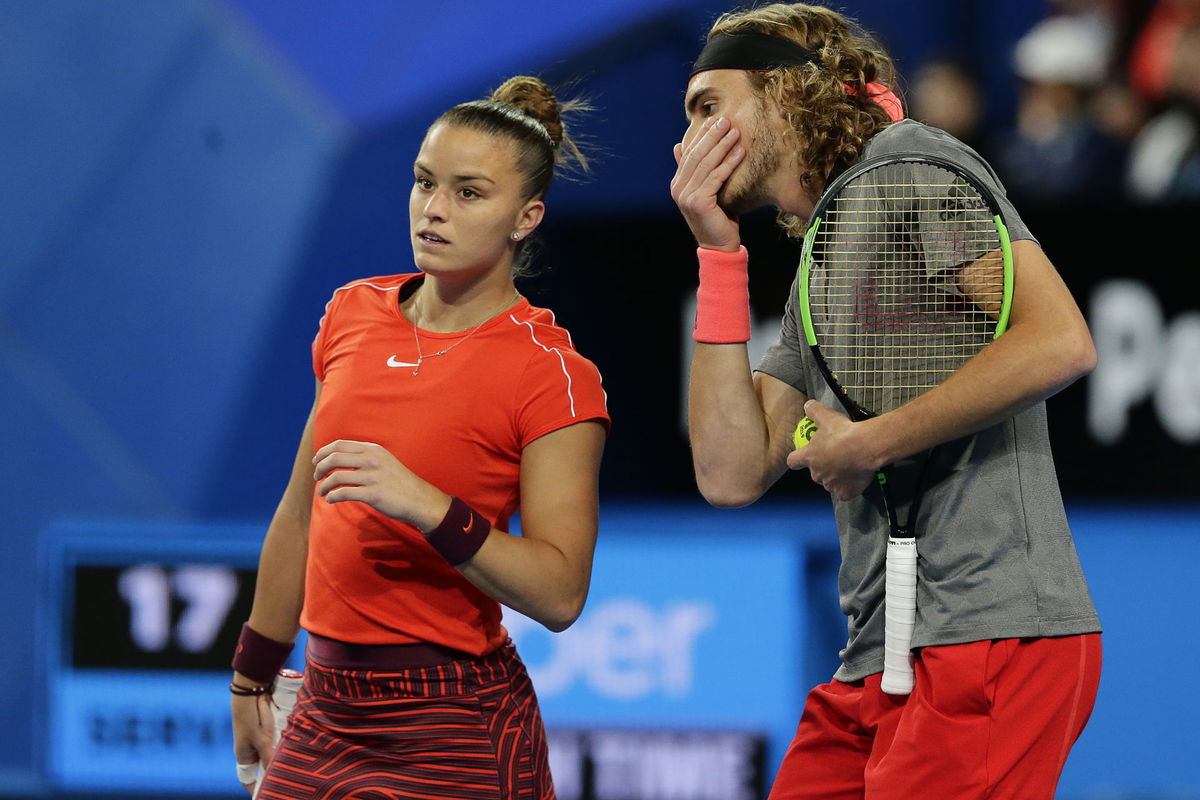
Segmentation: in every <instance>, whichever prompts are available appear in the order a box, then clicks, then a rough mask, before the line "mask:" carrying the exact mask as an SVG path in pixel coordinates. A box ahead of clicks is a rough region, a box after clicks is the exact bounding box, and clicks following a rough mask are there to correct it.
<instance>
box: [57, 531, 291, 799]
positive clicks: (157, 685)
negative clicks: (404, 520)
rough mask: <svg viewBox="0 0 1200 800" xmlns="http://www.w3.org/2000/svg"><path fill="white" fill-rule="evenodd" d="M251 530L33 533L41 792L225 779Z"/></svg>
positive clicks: (252, 552)
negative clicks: (37, 541) (39, 588)
mask: <svg viewBox="0 0 1200 800" xmlns="http://www.w3.org/2000/svg"><path fill="white" fill-rule="evenodd" d="M264 530H265V528H264V527H262V526H212V525H204V526H164V525H120V524H114V525H95V524H92V525H60V526H56V527H54V528H52V529H50V530H49V531H48V532H47V534H46V536H45V538H44V539H43V542H42V558H41V563H42V565H43V567H44V570H45V572H44V575H43V581H42V585H43V587H44V597H43V602H42V603H41V604H39V606H40V609H41V612H42V613H43V615H44V616H45V619H44V620H41V621H40V622H41V624H39V625H38V630H39V633H40V636H41V637H42V641H41V642H40V647H39V650H40V651H41V659H42V661H43V664H44V669H43V670H42V676H43V681H44V687H43V689H44V691H43V692H42V697H43V705H44V708H43V713H42V714H39V717H40V718H41V721H42V724H43V726H44V730H43V731H42V739H43V742H44V748H45V757H46V758H45V763H46V771H47V773H48V777H49V779H50V782H51V784H52V785H53V786H54V787H55V788H57V789H62V790H68V791H122V792H145V793H148V794H152V793H155V792H164V791H170V792H184V793H186V792H196V793H209V794H212V793H220V792H226V791H229V790H230V789H236V788H237V787H236V785H235V784H234V783H233V781H232V778H233V755H232V754H233V739H232V733H231V722H230V715H229V699H228V682H229V676H230V668H229V662H230V659H231V657H232V654H233V649H234V646H235V645H236V643H237V638H238V634H239V632H240V630H241V624H242V622H243V621H245V620H246V618H247V617H248V616H249V613H250V605H251V602H252V600H253V594H254V578H255V571H256V566H257V562H258V550H259V547H260V545H261V541H262V535H263V532H264ZM299 652H300V650H299V648H298V650H297V653H296V654H295V655H294V656H293V661H294V660H296V659H297V658H299V657H300V656H299Z"/></svg>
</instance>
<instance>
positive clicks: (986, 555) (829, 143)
mask: <svg viewBox="0 0 1200 800" xmlns="http://www.w3.org/2000/svg"><path fill="white" fill-rule="evenodd" d="M894 82H895V73H894V69H893V66H892V63H891V60H890V59H889V57H888V56H887V54H886V53H885V52H884V51H883V49H882V48H881V47H880V46H879V45H878V44H877V43H876V42H875V41H874V40H873V38H872V37H870V36H869V35H868V34H866V33H865V32H863V31H862V30H861V29H860V28H859V27H858V26H857V25H856V24H855V23H854V22H853V21H852V20H849V19H847V18H846V17H844V16H842V15H840V14H837V13H835V12H833V11H829V10H827V9H825V8H821V7H816V6H811V5H803V4H776V5H768V6H763V7H759V8H755V9H753V10H750V11H746V12H741V13H733V14H726V15H724V16H722V17H721V18H720V19H718V20H717V22H716V24H715V25H714V26H713V28H712V30H711V31H710V32H709V35H708V41H707V44H706V46H705V47H704V49H703V51H702V52H701V53H700V56H699V58H698V59H697V61H696V64H695V67H694V71H693V73H692V76H691V79H690V80H689V82H688V87H687V93H686V95H685V110H686V113H687V118H688V123H689V124H688V129H687V132H686V134H685V135H684V137H683V142H682V143H681V144H679V145H676V147H675V156H676V160H677V161H678V164H679V167H678V171H677V172H676V175H675V178H674V180H673V181H672V183H671V192H672V196H673V197H674V199H675V201H676V203H677V204H678V206H679V208H680V211H681V212H682V213H683V216H684V219H685V220H686V221H687V223H688V225H689V226H690V228H691V230H692V233H693V234H694V235H695V238H696V240H697V243H698V244H699V249H698V255H699V262H700V287H699V292H698V306H697V313H696V328H695V339H696V341H697V345H696V349H695V355H694V358H693V360H692V372H691V385H690V389H689V416H690V436H691V444H692V448H693V457H694V463H695V470H696V479H697V482H698V484H699V487H700V490H701V492H702V493H703V494H704V496H705V497H706V498H707V499H708V501H709V502H710V503H712V504H713V505H716V506H721V507H736V506H744V505H747V504H749V503H752V502H754V501H755V500H756V499H758V498H759V497H760V496H761V495H762V494H763V492H764V491H766V489H767V488H768V487H769V486H770V485H771V484H772V483H774V482H775V481H776V480H777V479H778V478H779V477H780V475H782V474H783V472H784V471H785V469H787V468H788V467H791V468H792V469H802V468H803V469H808V470H809V474H810V475H811V477H812V479H813V480H814V481H816V482H817V483H819V484H820V485H822V486H823V487H825V489H827V490H828V491H829V493H830V494H831V495H832V496H833V505H834V511H835V515H836V518H837V522H838V533H839V538H840V544H841V551H842V564H841V570H840V575H839V589H840V594H841V607H842V611H843V612H844V613H845V614H846V617H847V620H848V632H849V638H848V640H847V643H846V646H845V648H844V649H843V650H842V651H841V653H840V657H841V661H842V663H841V666H840V667H839V669H838V670H837V672H836V674H835V675H834V676H833V680H831V681H830V682H829V683H827V684H824V685H822V686H819V687H817V688H815V689H814V690H813V691H812V692H811V693H810V695H809V696H808V700H807V702H806V704H805V708H804V713H803V716H802V718H801V720H800V724H799V727H798V729H797V732H796V736H795V739H794V740H793V742H792V744H791V746H790V747H789V749H788V751H787V755H786V756H785V758H784V761H783V764H782V766H781V768H780V771H779V774H778V776H777V778H776V780H775V784H774V787H773V789H772V793H771V797H772V798H773V800H784V798H787V800H793V798H822V799H823V800H829V798H862V797H864V796H865V797H869V798H872V800H885V799H886V798H913V797H928V798H955V799H956V800H963V798H983V797H988V798H1018V797H1019V798H1050V797H1052V796H1053V794H1054V788H1055V785H1056V783H1057V781H1058V778H1059V775H1060V773H1061V771H1062V767H1063V764H1064V763H1065V760H1066V756H1067V752H1068V750H1069V749H1070V747H1071V745H1072V744H1073V742H1074V741H1075V739H1076V738H1077V737H1078V736H1079V734H1080V732H1081V731H1082V730H1083V727H1084V725H1085V723H1086V721H1087V719H1088V716H1089V714H1090V712H1091V709H1092V705H1093V702H1094V700H1095V694H1096V689H1097V685H1098V681H1099V673H1100V660H1101V657H1100V638H1099V631H1100V624H1099V621H1098V619H1097V616H1096V612H1095V609H1094V607H1093V605H1092V601H1091V598H1090V597H1089V594H1088V590H1087V585H1086V583H1085V581H1084V578H1083V574H1082V571H1081V569H1080V565H1079V561H1078V558H1077V556H1076V553H1075V549H1074V545H1073V543H1072V539H1071V534H1070V531H1069V529H1068V527H1067V521H1066V517H1065V514H1064V511H1063V506H1062V500H1061V497H1060V494H1059V490H1058V484H1057V479H1056V477H1055V472H1054V464H1053V461H1052V458H1051V454H1050V447H1049V443H1048V440H1047V433H1046V413H1045V407H1044V404H1043V401H1044V400H1045V398H1047V397H1049V396H1050V395H1052V394H1054V393H1056V392H1057V391H1059V390H1060V389H1062V388H1063V387H1065V386H1067V385H1068V384H1070V383H1071V382H1073V381H1075V380H1076V379H1078V378H1079V377H1080V376H1082V375H1085V374H1087V373H1088V372H1089V371H1090V370H1091V369H1092V368H1093V366H1094V364H1095V358H1096V356H1095V351H1094V349H1093V346H1092V342H1091V338H1090V336H1089V334H1088V330H1087V327H1086V324H1085V322H1084V320H1083V317H1082V315H1081V314H1080V312H1079V310H1078V308H1077V307H1076V305H1075V302H1074V301H1073V299H1072V297H1071V295H1070V293H1069V292H1068V290H1067V288H1066V287H1065V286H1064V284H1063V282H1062V281H1061V280H1060V278H1059V276H1058V274H1057V273H1056V272H1055V270H1054V268H1053V266H1052V265H1051V264H1050V262H1049V261H1048V260H1047V258H1046V256H1045V255H1044V254H1043V252H1042V250H1041V248H1040V246H1039V245H1038V243H1037V241H1036V240H1035V239H1034V238H1033V237H1032V235H1031V234H1030V232H1029V230H1028V228H1027V227H1026V226H1025V225H1024V223H1023V222H1022V221H1021V219H1020V217H1019V215H1018V214H1017V212H1016V210H1015V209H1014V208H1012V206H1011V204H1010V203H1009V202H1008V200H1007V199H1006V197H1005V195H1004V191H1003V188H1002V187H1001V186H1000V184H999V181H998V180H997V178H996V176H995V174H994V173H993V172H992V170H991V168H990V167H989V166H988V165H987V164H986V163H985V162H984V161H983V160H982V159H981V158H980V157H979V156H978V155H977V154H976V153H975V152H974V151H972V150H970V149H969V148H968V147H966V146H965V145H963V144H962V143H960V142H958V141H957V140H955V139H954V138H952V137H951V136H949V135H948V134H946V133H944V132H942V131H939V130H936V129H933V128H929V127H927V126H924V125H921V124H919V123H917V122H914V121H911V120H904V119H903V112H902V109H901V106H900V103H899V101H898V100H897V98H896V97H895V95H894V94H892V92H891V91H890V90H889V89H888V88H887V87H888V86H889V85H894ZM896 152H908V153H912V152H916V153H923V154H928V155H932V156H938V157H940V158H942V159H945V160H949V161H951V162H953V163H955V164H957V165H960V166H961V167H963V168H964V169H966V170H967V171H969V172H970V173H971V174H973V175H974V176H976V177H977V178H978V179H979V180H980V181H981V182H982V183H983V184H984V185H985V186H987V187H989V188H990V189H991V191H992V192H993V193H994V194H995V195H996V196H997V198H998V199H999V201H1000V203H1001V207H1002V209H1003V212H1004V217H1005V219H1006V222H1007V224H1008V227H1009V231H1010V234H1011V238H1012V239H1013V240H1014V241H1013V254H1014V260H1015V283H1016V288H1015V295H1014V300H1013V305H1012V311H1011V318H1010V328H1009V330H1008V331H1007V332H1006V333H1005V334H1004V335H1003V336H1002V337H1000V338H999V339H997V340H996V341H995V342H994V343H992V344H991V345H989V346H988V347H986V348H985V349H984V350H983V352H981V353H980V354H979V355H978V356H976V357H975V358H974V359H972V360H971V361H969V362H968V363H967V364H966V365H965V366H963V367H962V368H961V369H960V370H959V371H958V372H957V373H955V374H954V375H953V376H951V378H950V379H949V380H947V381H946V382H945V383H943V384H942V385H941V386H939V387H937V388H935V389H933V390H931V391H929V392H927V393H926V394H924V395H922V396H921V397H920V398H918V399H917V400H914V401H912V402H911V403H909V404H908V405H905V406H903V407H901V408H900V409H898V410H896V411H894V412H891V413H888V414H885V415H882V416H880V417H877V418H874V419H871V420H867V421H863V422H854V423H852V422H851V421H850V420H849V419H848V418H847V417H846V416H845V415H844V414H843V413H841V411H840V410H835V407H836V406H837V403H836V401H835V400H834V395H833V394H832V392H831V390H830V389H829V388H828V386H827V385H826V384H825V382H824V381H823V380H822V378H821V377H820V373H819V372H818V368H817V365H816V363H815V361H814V359H813V356H812V354H811V353H810V351H809V348H808V347H807V346H806V345H805V343H803V342H802V341H801V338H800V334H799V332H798V331H799V322H798V319H797V310H796V302H795V300H796V291H795V289H793V291H792V294H791V297H790V298H789V299H788V301H787V306H786V310H785V315H784V320H783V326H782V330H781V332H780V336H779V339H778V340H777V341H776V342H775V344H774V345H773V346H772V347H771V348H770V350H769V351H768V353H767V354H766V356H765V357H764V358H763V359H762V361H761V362H760V363H759V364H758V366H757V367H756V368H754V369H753V370H752V369H751V366H750V364H749V361H748V357H747V349H746V345H745V342H746V341H747V340H748V339H749V338H750V317H749V307H748V299H747V291H746V285H747V281H746V274H747V273H746V270H747V262H748V255H747V253H746V250H745V248H744V247H742V244H741V240H740V237H739V233H738V216H739V215H740V214H743V213H745V212H747V211H750V210H752V209H755V208H760V207H763V206H771V205H773V206H776V207H777V208H778V209H779V211H780V220H781V222H782V223H783V224H784V226H785V227H786V228H787V229H788V230H789V232H791V233H793V234H794V235H799V234H801V233H802V231H803V227H804V224H805V221H806V218H807V217H808V216H809V214H810V213H811V211H812V209H813V207H814V205H815V203H816V202H817V200H818V198H819V197H820V196H821V194H822V192H823V191H824V188H825V187H826V186H827V185H828V182H829V181H830V180H831V178H832V177H834V176H836V175H837V174H840V173H841V172H842V171H844V170H845V169H847V168H848V167H850V166H852V165H853V164H855V163H857V162H859V161H861V160H863V159H866V158H871V157H875V156H879V155H885V154H890V153H896ZM805 415H807V416H808V417H810V418H812V419H813V420H814V421H815V422H816V423H817V426H818V431H817V433H816V434H815V436H814V437H813V439H812V441H811V444H809V445H808V446H807V447H805V448H803V449H801V450H793V446H792V444H791V433H792V430H793V429H794V427H795V426H796V423H797V421H798V420H800V419H801V418H802V417H804V416H805ZM935 445H940V447H938V449H937V451H936V455H934V456H932V458H931V463H929V465H928V467H927V468H926V471H925V477H924V478H923V479H922V482H923V485H924V486H925V490H924V499H923V501H922V503H921V506H920V512H919V515H918V518H917V519H916V520H915V521H914V528H915V529H916V531H917V535H918V537H919V539H918V540H919V542H920V548H919V551H920V553H921V558H920V561H919V564H918V590H917V592H918V594H917V614H918V617H917V623H916V631H915V634H914V638H913V653H914V667H915V671H916V685H915V688H914V689H913V691H912V693H911V694H910V695H900V696H897V695H889V694H885V693H883V692H882V691H881V689H880V673H881V671H882V668H883V654H882V642H883V613H884V608H883V571H884V549H885V546H886V545H885V543H886V540H887V536H888V525H887V521H886V520H885V519H884V517H883V516H882V515H881V513H880V511H879V506H878V490H877V488H876V487H874V486H871V483H872V481H873V479H874V476H875V473H876V470H877V469H878V468H879V467H881V466H883V465H886V464H893V465H894V467H893V486H894V489H899V491H894V494H895V495H896V497H897V498H898V499H899V498H901V497H904V496H905V492H904V487H905V485H906V484H907V485H908V486H909V488H910V489H911V484H912V483H913V482H914V480H915V478H914V475H913V473H914V472H915V470H914V469H913V468H912V464H911V463H909V464H908V465H907V466H908V468H907V469H906V462H907V461H908V460H909V459H910V457H913V456H917V455H919V454H922V453H924V452H925V451H927V450H929V449H930V448H931V447H933V446H935ZM869 486H870V488H868V487H869Z"/></svg>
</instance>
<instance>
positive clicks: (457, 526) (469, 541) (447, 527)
mask: <svg viewBox="0 0 1200 800" xmlns="http://www.w3.org/2000/svg"><path fill="white" fill-rule="evenodd" d="M491 532H492V523H491V522H489V521H488V520H487V518H486V517H485V516H483V514H480V513H479V512H478V511H476V510H475V509H473V508H471V507H470V506H469V505H467V504H466V503H464V502H463V501H462V500H460V499H458V498H457V497H451V498H450V508H449V509H448V510H447V511H446V516H445V517H443V518H442V521H441V522H440V523H438V526H437V527H436V528H434V529H433V530H431V531H430V532H429V533H427V534H425V541H427V542H429V544H431V545H432V546H433V549H434V550H437V551H438V552H439V553H440V554H441V556H442V558H444V559H446V561H447V562H449V564H450V566H452V567H457V566H458V565H459V564H461V563H463V562H464V561H466V560H467V559H468V558H470V557H471V556H473V555H475V553H476V551H478V550H479V548H481V547H483V541H484V539H487V537H488V534H489V533H491Z"/></svg>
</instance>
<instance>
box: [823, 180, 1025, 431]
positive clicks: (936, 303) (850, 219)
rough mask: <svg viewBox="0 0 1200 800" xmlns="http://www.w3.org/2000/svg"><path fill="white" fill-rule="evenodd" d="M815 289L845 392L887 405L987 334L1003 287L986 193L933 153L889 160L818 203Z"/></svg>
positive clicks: (942, 373) (930, 382)
mask: <svg viewBox="0 0 1200 800" xmlns="http://www.w3.org/2000/svg"><path fill="white" fill-rule="evenodd" d="M812 252H813V264H812V266H811V268H810V270H811V274H810V278H809V281H810V297H811V298H813V299H812V301H811V310H812V316H813V324H814V328H815V329H816V330H817V340H818V341H819V342H821V351H822V355H823V357H824V358H825V361H826V364H827V365H828V366H829V368H830V371H831V372H833V373H834V376H835V378H836V380H837V381H838V383H839V384H841V386H842V388H843V389H844V390H845V391H846V393H847V395H848V396H849V397H850V398H851V399H852V400H854V401H855V402H856V403H857V404H858V405H859V406H861V407H862V408H864V409H865V410H867V411H870V412H871V413H876V414H878V413H883V412H886V411H890V410H892V409H894V408H896V407H898V406H900V405H903V404H904V403H907V402H909V401H910V400H912V399H913V398H914V397H916V396H918V395H920V394H922V393H924V392H925V391H927V390H928V389H930V388H932V387H934V386H937V385H938V384H940V383H942V382H943V381H944V380H945V379H946V377H948V376H949V375H950V374H951V373H953V372H954V371H955V370H957V369H958V368H959V367H961V366H962V364H964V363H965V362H966V361H967V360H969V359H970V358H971V357H972V356H974V355H975V353H977V352H978V351H979V350H980V349H981V348H982V347H983V346H984V345H985V344H986V343H987V342H989V341H991V339H992V337H993V335H994V332H995V329H996V320H997V318H998V316H999V314H1000V308H1001V305H1002V303H1003V298H1004V294H1005V287H1004V259H1003V256H1002V253H1001V243H1000V237H999V234H998V232H997V229H996V223H995V219H994V218H993V215H992V212H991V210H990V209H989V204H988V203H987V202H986V201H985V200H984V199H983V198H982V197H981V196H980V195H979V193H978V192H977V191H975V190H974V189H973V188H972V187H971V186H970V184H968V183H967V182H966V181H964V180H963V179H962V178H960V177H959V176H958V175H955V174H954V173H952V172H950V171H948V170H943V169H941V168H939V167H936V166H933V165H925V164H921V165H913V164H890V165H885V166H883V167H881V168H877V169H876V170H873V171H869V172H867V173H864V174H863V175H861V176H859V177H857V178H855V179H854V180H853V181H851V182H850V183H849V184H847V185H846V186H845V187H844V188H843V189H842V191H841V192H840V193H839V195H838V197H837V198H835V199H834V201H833V202H832V203H831V204H830V205H829V207H828V208H827V209H826V211H825V213H824V214H823V215H822V222H821V225H820V226H819V228H818V229H817V231H816V232H815V239H814V242H813V247H812Z"/></svg>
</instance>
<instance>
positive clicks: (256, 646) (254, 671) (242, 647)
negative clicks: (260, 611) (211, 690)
mask: <svg viewBox="0 0 1200 800" xmlns="http://www.w3.org/2000/svg"><path fill="white" fill-rule="evenodd" d="M291 652H292V645H291V644H290V643H288V644H285V643H283V642H277V641H275V640H274V639H268V638H267V637H266V636H263V635H262V634H261V633H259V632H258V631H256V630H254V629H253V628H251V627H250V623H248V622H247V623H244V624H243V625H242V635H241V636H239V637H238V644H237V650H235V651H234V653H233V668H234V669H235V670H237V671H238V672H240V673H242V674H243V675H245V676H246V677H247V678H249V679H250V680H252V681H254V682H255V683H261V684H265V685H268V686H269V685H271V684H272V683H274V682H275V675H276V674H278V672H279V668H280V667H282V666H283V662H285V661H287V657H288V656H289V655H291Z"/></svg>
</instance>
